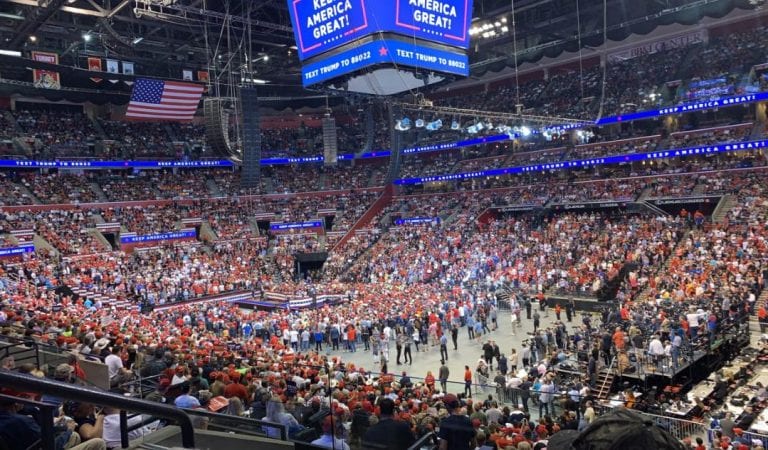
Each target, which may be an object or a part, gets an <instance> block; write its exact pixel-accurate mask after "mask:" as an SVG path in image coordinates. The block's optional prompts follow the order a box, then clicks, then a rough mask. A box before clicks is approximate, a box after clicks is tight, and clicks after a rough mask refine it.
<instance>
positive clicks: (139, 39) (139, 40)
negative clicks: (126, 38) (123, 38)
mask: <svg viewBox="0 0 768 450" xmlns="http://www.w3.org/2000/svg"><path fill="white" fill-rule="evenodd" d="M143 40H144V38H143V37H141V36H139V37H137V38H134V39H133V40H132V41H131V43H132V44H133V45H136V44H138V43H139V42H141V41H143Z"/></svg>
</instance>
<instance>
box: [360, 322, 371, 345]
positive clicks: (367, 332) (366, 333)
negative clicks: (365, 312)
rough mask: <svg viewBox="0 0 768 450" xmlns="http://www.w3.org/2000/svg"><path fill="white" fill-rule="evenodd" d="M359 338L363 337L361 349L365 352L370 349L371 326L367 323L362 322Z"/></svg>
mask: <svg viewBox="0 0 768 450" xmlns="http://www.w3.org/2000/svg"><path fill="white" fill-rule="evenodd" d="M361 338H362V339H363V346H364V347H365V348H364V349H363V350H365V351H366V352H367V351H368V350H370V349H371V327H370V325H367V323H366V322H365V321H364V322H363V329H362V330H361Z"/></svg>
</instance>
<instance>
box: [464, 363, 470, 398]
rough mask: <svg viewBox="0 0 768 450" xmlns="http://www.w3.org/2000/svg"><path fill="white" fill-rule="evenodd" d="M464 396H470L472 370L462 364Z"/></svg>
mask: <svg viewBox="0 0 768 450" xmlns="http://www.w3.org/2000/svg"><path fill="white" fill-rule="evenodd" d="M464 396H466V397H467V398H472V371H471V370H470V369H469V366H464Z"/></svg>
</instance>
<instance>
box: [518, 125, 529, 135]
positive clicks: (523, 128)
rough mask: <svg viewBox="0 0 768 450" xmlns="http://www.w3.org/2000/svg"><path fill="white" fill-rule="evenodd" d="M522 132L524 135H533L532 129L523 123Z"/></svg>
mask: <svg viewBox="0 0 768 450" xmlns="http://www.w3.org/2000/svg"><path fill="white" fill-rule="evenodd" d="M520 134H522V135H523V137H528V136H530V135H531V129H530V128H528V127H526V126H525V125H523V126H522V127H520Z"/></svg>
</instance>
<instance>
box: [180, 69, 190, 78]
mask: <svg viewBox="0 0 768 450" xmlns="http://www.w3.org/2000/svg"><path fill="white" fill-rule="evenodd" d="M181 79H182V80H184V81H192V71H191V70H182V71H181Z"/></svg>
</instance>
